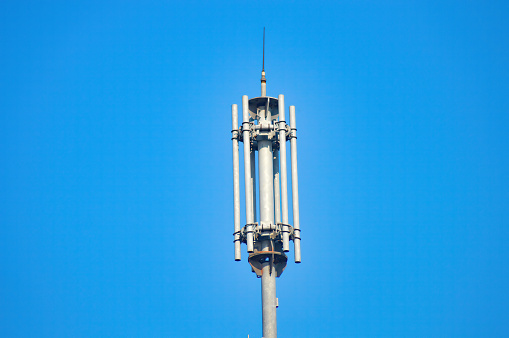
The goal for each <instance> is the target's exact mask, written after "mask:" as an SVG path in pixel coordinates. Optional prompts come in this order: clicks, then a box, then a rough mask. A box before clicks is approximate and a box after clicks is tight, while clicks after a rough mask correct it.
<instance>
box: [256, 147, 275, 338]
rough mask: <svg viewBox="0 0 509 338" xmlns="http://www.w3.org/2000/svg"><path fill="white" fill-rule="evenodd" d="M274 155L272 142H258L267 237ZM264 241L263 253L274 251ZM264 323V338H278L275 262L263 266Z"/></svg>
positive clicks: (271, 218) (271, 216)
mask: <svg viewBox="0 0 509 338" xmlns="http://www.w3.org/2000/svg"><path fill="white" fill-rule="evenodd" d="M273 156H274V155H273V153H272V142H271V141H270V140H259V141H258V165H259V167H258V173H259V178H260V183H259V185H260V222H261V224H262V236H264V235H265V236H267V235H268V234H270V232H271V227H272V226H273V225H274V181H273V177H274V176H273V175H274V172H273ZM264 229H266V230H264ZM265 236H264V238H266V239H264V240H262V243H261V246H262V247H261V249H262V251H274V243H273V241H272V240H271V239H270V237H268V236H267V237H265ZM262 322H263V337H264V338H276V337H277V322H276V270H275V267H274V264H273V262H270V261H269V262H265V263H263V265H262Z"/></svg>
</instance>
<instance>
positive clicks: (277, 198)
mask: <svg viewBox="0 0 509 338" xmlns="http://www.w3.org/2000/svg"><path fill="white" fill-rule="evenodd" d="M272 153H273V159H272V162H273V163H272V166H273V168H274V217H275V221H276V223H281V194H280V191H281V188H280V185H279V149H278V148H277V147H273V149H272Z"/></svg>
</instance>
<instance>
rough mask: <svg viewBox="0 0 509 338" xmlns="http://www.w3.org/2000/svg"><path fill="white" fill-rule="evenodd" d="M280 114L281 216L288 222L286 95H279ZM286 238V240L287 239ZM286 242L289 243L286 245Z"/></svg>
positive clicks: (286, 232)
mask: <svg viewBox="0 0 509 338" xmlns="http://www.w3.org/2000/svg"><path fill="white" fill-rule="evenodd" d="M278 114H279V159H280V163H281V166H280V174H281V218H282V223H283V224H288V177H287V171H286V121H285V97H284V95H279V97H278ZM288 231H289V229H288V226H286V225H283V251H285V252H288V251H290V244H289V236H288ZM285 238H286V240H285ZM285 242H287V244H286V245H285Z"/></svg>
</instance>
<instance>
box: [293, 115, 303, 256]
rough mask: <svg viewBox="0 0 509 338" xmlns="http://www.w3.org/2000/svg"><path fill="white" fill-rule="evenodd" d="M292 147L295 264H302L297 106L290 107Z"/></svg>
mask: <svg viewBox="0 0 509 338" xmlns="http://www.w3.org/2000/svg"><path fill="white" fill-rule="evenodd" d="M290 146H291V152H292V154H291V158H292V201H293V244H294V251H295V263H300V262H301V257H300V220H299V178H298V175H297V126H296V123H295V106H290Z"/></svg>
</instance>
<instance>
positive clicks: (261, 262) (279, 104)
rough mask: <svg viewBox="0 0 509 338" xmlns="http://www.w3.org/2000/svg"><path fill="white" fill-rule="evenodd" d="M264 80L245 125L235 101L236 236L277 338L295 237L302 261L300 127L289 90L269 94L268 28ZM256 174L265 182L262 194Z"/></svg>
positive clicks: (270, 337)
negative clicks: (279, 283) (279, 293)
mask: <svg viewBox="0 0 509 338" xmlns="http://www.w3.org/2000/svg"><path fill="white" fill-rule="evenodd" d="M261 83H262V95H261V97H255V98H252V99H249V98H248V96H247V95H244V96H242V126H241V127H240V128H239V122H238V115H239V114H238V107H237V105H236V104H233V105H232V141H233V210H234V212H233V215H234V233H233V236H234V243H235V260H236V261H240V260H241V243H245V244H246V246H247V252H248V253H249V257H248V262H249V264H250V265H251V270H252V271H253V272H254V273H255V274H256V276H257V277H258V278H261V282H262V283H261V284H262V321H263V337H264V338H277V322H276V308H277V307H278V306H279V302H278V299H277V298H276V277H280V276H281V274H282V273H283V270H284V269H285V267H286V264H287V261H288V257H287V256H286V254H285V253H286V252H288V251H290V240H292V241H293V243H294V254H295V263H300V262H301V254H300V221H299V187H298V178H297V176H298V175H297V127H296V123H295V106H290V111H289V113H290V125H287V124H286V121H285V103H284V96H283V95H279V96H278V98H275V97H268V96H266V86H265V85H266V81H265V28H264V34H263V63H262V80H261ZM287 141H290V146H291V171H292V182H291V184H292V197H291V198H292V202H293V226H292V225H290V223H289V219H288V176H287V161H286V142H287ZM239 142H243V144H244V145H243V148H244V184H245V189H244V190H245V202H246V225H245V226H244V227H243V228H241V227H240V169H239V167H240V164H239ZM256 152H258V156H257V157H255V153H256ZM256 158H257V159H258V160H256ZM256 164H258V178H256V176H257V175H256V172H257V171H256V170H255V166H256ZM256 180H258V182H259V183H258V187H259V189H258V192H259V194H258V196H257V193H256V190H257V189H256V187H257V184H256ZM257 197H258V198H257ZM257 205H258V206H259V210H257ZM258 216H259V218H258Z"/></svg>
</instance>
